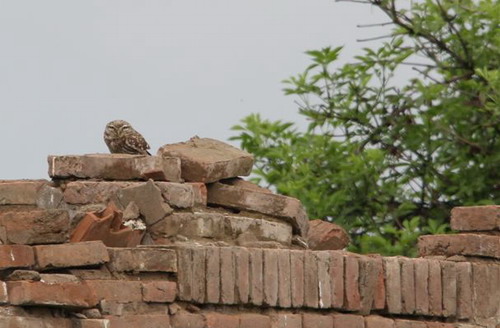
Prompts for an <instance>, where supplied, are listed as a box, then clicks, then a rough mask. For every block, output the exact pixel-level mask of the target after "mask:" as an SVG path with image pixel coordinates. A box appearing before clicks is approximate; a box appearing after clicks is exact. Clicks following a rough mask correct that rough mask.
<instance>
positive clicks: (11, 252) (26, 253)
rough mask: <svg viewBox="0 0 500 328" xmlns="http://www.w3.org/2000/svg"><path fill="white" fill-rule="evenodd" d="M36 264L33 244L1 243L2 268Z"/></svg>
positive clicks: (0, 262) (24, 266)
mask: <svg viewBox="0 0 500 328" xmlns="http://www.w3.org/2000/svg"><path fill="white" fill-rule="evenodd" d="M34 264H35V256H34V252H33V249H32V248H31V246H25V245H0V270H3V269H10V268H29V267H31V266H33V265H34Z"/></svg>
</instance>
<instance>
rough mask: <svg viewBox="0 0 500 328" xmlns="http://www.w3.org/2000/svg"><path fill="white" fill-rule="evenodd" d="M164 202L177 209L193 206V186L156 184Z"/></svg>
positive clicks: (171, 183) (173, 183)
mask: <svg viewBox="0 0 500 328" xmlns="http://www.w3.org/2000/svg"><path fill="white" fill-rule="evenodd" d="M156 186H157V187H158V188H160V191H161V194H162V196H163V198H164V199H165V201H166V202H167V203H168V204H169V205H171V206H174V207H177V208H189V207H193V206H194V205H195V191H194V189H195V186H194V185H193V184H186V183H175V182H156Z"/></svg>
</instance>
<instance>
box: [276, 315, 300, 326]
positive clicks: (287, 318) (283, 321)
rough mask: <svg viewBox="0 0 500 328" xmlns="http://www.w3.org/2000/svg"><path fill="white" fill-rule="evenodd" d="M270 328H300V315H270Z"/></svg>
mask: <svg viewBox="0 0 500 328" xmlns="http://www.w3.org/2000/svg"><path fill="white" fill-rule="evenodd" d="M271 327H272V328H302V315H300V314H292V313H275V314H272V315H271Z"/></svg>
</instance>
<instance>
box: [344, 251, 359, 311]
mask: <svg viewBox="0 0 500 328" xmlns="http://www.w3.org/2000/svg"><path fill="white" fill-rule="evenodd" d="M344 261H345V274H344V281H345V305H344V307H345V309H346V310H349V311H359V310H360V309H361V295H360V293H359V262H358V261H359V260H358V258H357V256H355V255H349V254H348V255H346V256H345V257H344Z"/></svg>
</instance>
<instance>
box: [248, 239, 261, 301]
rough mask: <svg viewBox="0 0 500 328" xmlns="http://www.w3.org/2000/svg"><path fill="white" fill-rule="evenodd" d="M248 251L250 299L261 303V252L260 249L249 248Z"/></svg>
mask: <svg viewBox="0 0 500 328" xmlns="http://www.w3.org/2000/svg"><path fill="white" fill-rule="evenodd" d="M249 252H250V301H251V302H252V304H254V305H262V302H263V301H264V277H263V267H264V265H263V260H264V259H263V252H262V249H256V248H253V249H249Z"/></svg>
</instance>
